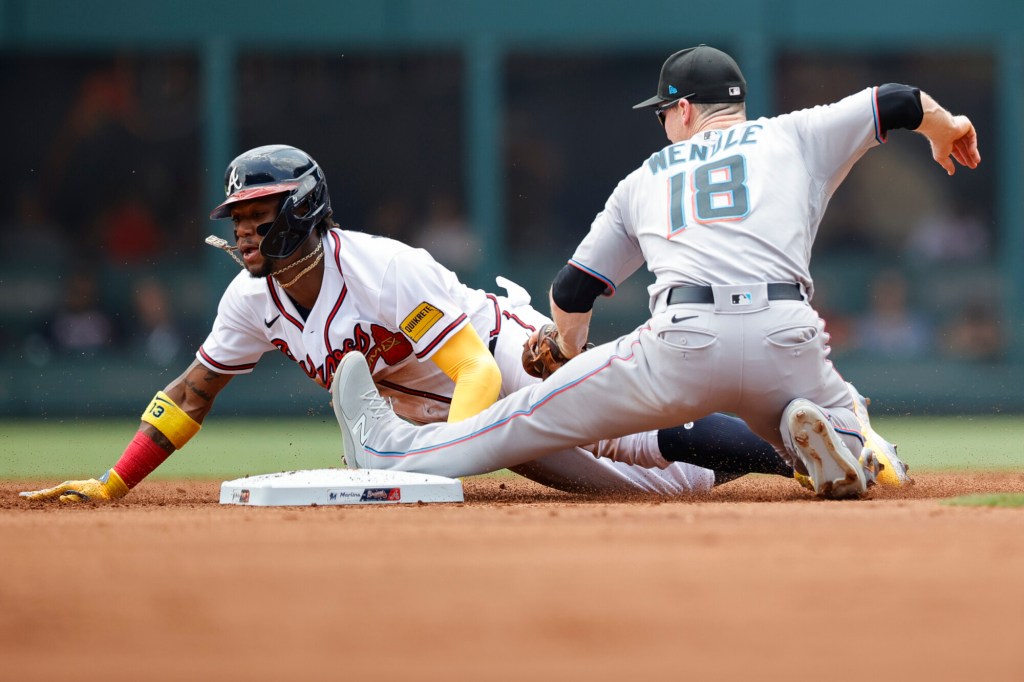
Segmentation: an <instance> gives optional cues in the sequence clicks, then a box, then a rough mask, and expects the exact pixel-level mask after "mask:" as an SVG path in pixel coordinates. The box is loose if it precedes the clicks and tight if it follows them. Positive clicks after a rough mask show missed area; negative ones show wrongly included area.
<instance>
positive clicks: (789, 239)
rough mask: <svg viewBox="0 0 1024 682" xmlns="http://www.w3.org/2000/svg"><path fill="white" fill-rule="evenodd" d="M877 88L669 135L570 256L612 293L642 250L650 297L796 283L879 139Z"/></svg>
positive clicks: (806, 279)
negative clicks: (830, 214) (834, 202)
mask: <svg viewBox="0 0 1024 682" xmlns="http://www.w3.org/2000/svg"><path fill="white" fill-rule="evenodd" d="M876 90H877V89H876V88H868V89H866V90H863V91H861V92H858V93H856V94H854V95H851V96H849V97H847V98H845V99H843V100H841V101H839V102H836V103H835V104H831V105H828V106H818V107H814V108H813V109H805V110H802V111H796V112H793V113H790V114H785V115H782V116H777V117H775V118H761V119H757V120H755V121H745V122H743V123H739V124H737V125H735V126H733V127H731V128H728V129H725V130H714V131H708V132H702V133H698V134H697V135H695V136H694V137H693V138H691V139H689V140H686V141H684V142H679V143H676V144H673V145H669V146H667V147H665V148H664V149H662V150H661V151H659V152H658V153H656V154H654V155H653V156H651V157H650V158H649V159H648V160H647V161H645V162H644V163H643V165H641V166H640V167H639V168H637V169H636V170H635V171H633V172H632V173H630V174H629V175H628V176H627V177H626V178H625V179H624V180H622V182H620V183H619V185H618V186H617V187H616V188H615V191H614V192H613V193H612V195H611V197H609V199H608V202H607V204H606V205H605V207H604V210H603V211H602V212H601V213H599V214H598V215H597V217H596V218H595V219H594V223H593V225H592V226H591V230H590V233H589V234H588V235H587V236H586V238H585V239H584V240H583V241H582V243H581V244H580V245H579V247H578V248H577V250H576V253H575V254H574V255H573V258H572V259H571V260H570V261H569V262H570V264H572V265H574V266H575V267H578V268H580V269H582V270H584V271H586V272H588V273H590V274H591V275H593V276H595V277H598V278H599V279H601V280H603V281H604V282H605V283H606V284H607V285H608V287H609V289H610V291H611V292H614V290H615V288H616V287H617V286H618V284H620V283H621V282H622V281H623V280H625V279H626V278H628V277H629V276H630V275H631V274H633V273H634V272H635V271H636V270H637V269H638V268H639V267H640V266H641V265H642V264H643V263H644V261H645V260H646V262H647V266H648V269H649V270H650V271H651V272H653V273H654V274H655V276H656V281H655V283H654V284H652V285H651V287H650V288H649V293H650V295H651V308H652V310H653V309H654V306H655V303H656V301H657V300H658V296H659V295H660V294H661V293H663V292H664V291H665V290H667V289H668V288H670V287H673V286H678V285H681V284H747V283H753V282H799V283H800V284H802V285H803V286H804V289H805V291H807V293H808V295H812V294H813V283H812V281H811V276H810V258H811V245H812V243H813V242H814V237H815V235H816V234H817V231H818V225H819V223H820V222H821V218H822V215H823V214H824V212H825V207H826V206H827V205H828V201H829V199H830V198H831V196H832V194H833V192H834V191H835V190H836V188H837V187H838V186H839V183H840V182H842V180H843V179H844V178H845V177H846V174H847V173H848V172H849V170H850V168H851V167H852V166H853V164H854V163H855V162H856V161H857V160H858V159H859V158H860V157H861V156H862V155H863V154H864V152H866V151H867V150H868V149H870V148H871V147H873V146H875V145H877V144H878V143H879V142H884V137H883V136H882V134H881V131H880V129H879V127H878V107H877V101H876V98H877V93H876Z"/></svg>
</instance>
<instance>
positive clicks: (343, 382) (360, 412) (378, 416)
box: [331, 352, 397, 469]
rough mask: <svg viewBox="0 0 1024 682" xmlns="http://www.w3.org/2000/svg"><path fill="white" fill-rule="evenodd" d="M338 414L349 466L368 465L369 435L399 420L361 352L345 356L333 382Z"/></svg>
mask: <svg viewBox="0 0 1024 682" xmlns="http://www.w3.org/2000/svg"><path fill="white" fill-rule="evenodd" d="M331 398H332V402H333V403H334V416H335V417H337V418H338V425H339V426H340V427H341V440H342V444H343V445H344V447H345V452H344V454H343V455H342V461H343V462H344V463H345V466H346V467H348V468H349V469H364V468H370V467H369V466H368V463H369V459H370V458H369V457H367V456H366V449H365V448H364V447H363V446H364V445H365V444H366V440H367V438H369V437H370V434H372V433H373V432H374V431H376V430H377V429H378V428H380V426H381V423H382V422H385V421H390V420H391V419H397V417H396V416H395V413H394V412H393V411H392V410H391V403H390V402H388V401H387V400H385V399H384V398H383V397H381V394H380V392H379V391H378V390H377V386H376V384H374V383H373V377H372V376H370V368H369V366H368V365H367V364H366V358H365V357H363V355H362V354H361V353H356V352H349V353H346V354H345V355H344V357H342V358H341V362H339V363H338V369H337V370H336V371H335V373H334V380H333V383H332V384H331Z"/></svg>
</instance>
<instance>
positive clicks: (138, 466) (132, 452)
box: [113, 431, 171, 488]
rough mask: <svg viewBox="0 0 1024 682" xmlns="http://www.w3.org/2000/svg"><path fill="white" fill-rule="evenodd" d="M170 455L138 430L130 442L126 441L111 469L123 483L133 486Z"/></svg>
mask: <svg viewBox="0 0 1024 682" xmlns="http://www.w3.org/2000/svg"><path fill="white" fill-rule="evenodd" d="M170 456H171V453H169V452H167V451H166V450H164V449H163V448H161V447H160V446H159V445H157V444H156V443H154V442H153V440H152V439H151V438H150V437H149V436H147V435H146V434H144V433H143V432H142V431H139V432H137V433H136V434H135V438H132V442H131V443H128V447H127V448H125V450H124V454H123V455H121V459H119V460H117V464H115V465H114V466H113V469H114V471H116V472H117V475H118V476H120V477H121V480H123V481H124V482H125V485H127V486H128V487H129V488H134V487H135V486H137V485H138V484H139V482H140V481H142V479H144V478H145V477H146V476H149V474H151V473H152V472H153V470H154V469H156V468H157V467H158V466H160V465H161V464H162V463H163V461H164V460H165V459H167V458H168V457H170Z"/></svg>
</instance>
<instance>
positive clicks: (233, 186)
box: [227, 166, 242, 196]
mask: <svg viewBox="0 0 1024 682" xmlns="http://www.w3.org/2000/svg"><path fill="white" fill-rule="evenodd" d="M240 189H242V178H240V177H238V166H233V167H232V168H231V175H230V176H229V177H228V191H227V194H228V196H230V195H231V194H234V193H235V192H237V191H238V190H240Z"/></svg>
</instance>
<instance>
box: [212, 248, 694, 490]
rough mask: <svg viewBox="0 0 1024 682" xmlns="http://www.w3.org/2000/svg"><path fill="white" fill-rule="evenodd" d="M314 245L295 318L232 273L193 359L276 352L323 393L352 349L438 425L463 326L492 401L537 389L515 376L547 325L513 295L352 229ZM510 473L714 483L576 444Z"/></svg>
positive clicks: (397, 396) (608, 483) (264, 282)
mask: <svg viewBox="0 0 1024 682" xmlns="http://www.w3.org/2000/svg"><path fill="white" fill-rule="evenodd" d="M323 247H324V253H325V256H324V264H325V267H324V275H323V283H322V285H321V290H320V295H319V297H318V298H317V301H316V303H315V304H314V306H313V308H312V309H311V310H309V311H308V315H307V316H306V317H305V318H303V316H302V314H301V313H300V312H299V310H298V308H297V307H296V306H295V304H294V303H293V302H292V300H291V299H290V298H289V297H288V296H287V295H286V293H285V290H284V289H282V288H281V287H280V285H279V284H277V282H276V281H275V280H274V279H273V278H260V279H254V278H253V277H251V276H250V275H249V273H248V272H245V271H243V272H240V273H239V274H238V275H237V276H236V277H235V279H234V280H232V282H231V284H230V285H229V286H228V288H227V290H226V291H225V292H224V295H223V297H222V298H221V301H220V305H219V307H218V309H217V318H216V320H215V321H214V324H213V329H212V331H211V332H210V334H209V336H208V337H207V338H206V340H205V341H204V342H203V344H202V346H200V348H199V351H198V352H197V353H196V357H197V358H198V360H199V361H200V362H201V363H203V364H204V365H206V366H207V367H209V368H210V369H212V370H214V371H215V372H219V373H222V374H245V373H249V372H251V371H252V370H253V368H254V367H255V365H256V363H257V362H258V361H259V358H260V357H261V356H262V355H263V354H264V353H266V352H268V351H272V350H275V349H276V350H279V351H281V352H282V353H284V354H285V355H286V356H288V358H289V359H291V360H293V361H295V362H296V363H297V364H298V365H299V366H300V367H301V368H302V370H303V371H304V372H305V373H306V374H307V375H308V376H309V377H310V378H311V379H313V380H314V381H316V382H317V383H319V384H320V385H321V386H324V387H329V386H330V383H331V380H332V378H333V375H334V370H335V368H336V367H337V364H338V362H339V361H340V360H341V358H342V356H343V355H344V354H346V353H348V352H351V351H357V352H359V353H362V354H363V355H364V356H366V359H367V363H368V364H369V366H370V371H371V373H372V374H373V378H374V381H375V383H376V384H377V386H378V388H379V389H380V392H381V394H382V395H385V396H387V397H390V398H391V400H392V404H393V407H394V409H395V412H396V413H397V414H399V415H401V416H402V417H404V418H405V419H407V420H409V421H413V422H416V423H420V424H424V423H432V422H443V421H445V420H446V419H447V417H448V408H449V406H450V404H451V399H452V394H453V391H454V388H455V384H454V382H453V381H452V380H451V379H450V378H449V377H448V376H447V375H446V374H445V373H444V372H443V371H441V369H440V368H439V367H438V366H437V365H436V364H435V363H434V362H431V361H430V358H431V356H432V355H433V354H434V353H435V352H436V351H437V349H438V348H440V347H441V346H442V345H444V343H445V342H446V341H447V340H448V339H449V338H451V337H452V335H454V334H455V333H456V332H458V331H459V330H460V329H462V328H463V327H464V326H465V325H467V324H472V325H473V326H474V328H475V329H476V332H477V334H479V335H480V338H481V339H483V341H484V343H485V344H488V346H489V347H490V350H491V352H492V353H493V354H494V357H495V359H496V360H497V362H498V366H499V368H500V370H501V375H502V387H501V392H500V395H501V396H505V395H508V394H509V393H511V392H513V391H515V390H517V389H519V388H521V387H523V386H525V385H527V384H529V383H534V382H536V380H535V379H533V378H532V377H530V376H529V375H527V374H526V372H525V371H524V370H523V369H522V364H521V359H520V358H521V352H522V346H523V342H524V341H525V340H526V338H527V337H528V336H529V334H530V333H531V332H532V331H534V330H535V329H536V328H537V327H538V326H539V325H541V324H544V323H546V322H548V321H549V320H548V319H547V318H545V317H544V316H543V315H541V314H540V313H538V312H536V311H535V310H533V309H532V308H531V307H530V306H529V295H528V294H527V293H526V291H525V290H523V289H522V288H521V287H518V286H517V285H515V284H513V283H511V282H508V281H507V280H504V279H503V278H499V283H502V285H503V286H505V287H506V288H507V289H508V291H509V296H496V295H494V294H489V293H486V292H484V291H481V290H478V289H471V288H469V287H467V286H465V285H464V284H462V282H460V281H459V280H458V278H457V277H456V276H455V274H454V273H452V272H451V271H449V270H448V269H446V268H444V267H443V266H442V265H440V264H439V263H438V262H437V261H435V260H434V259H433V257H431V256H430V254H429V253H427V252H426V251H424V250H423V249H414V248H412V247H410V246H407V245H405V244H402V243H400V242H397V241H394V240H391V239H386V238H383V237H374V236H371V235H367V234H364V233H361V232H351V231H348V230H339V229H334V230H330V231H328V233H327V234H326V235H325V236H324V238H323ZM590 449H591V450H595V449H596V452H597V453H598V454H602V453H604V452H615V451H622V450H628V451H629V452H630V453H631V456H630V458H629V459H630V460H631V461H644V460H648V461H649V460H652V459H660V454H659V453H658V452H657V438H656V434H633V435H630V436H629V437H626V438H622V439H616V440H615V441H610V442H607V443H601V444H598V445H597V446H591V448H590ZM662 461H663V460H662ZM456 470H457V469H456ZM516 471H517V472H518V473H521V474H522V475H524V476H526V477H528V478H530V479H532V480H535V481H538V482H540V483H543V484H545V485H550V486H553V487H557V488H560V489H588V490H595V491H604V492H616V491H618V492H656V493H663V494H679V493H682V492H688V491H691V490H705V489H708V488H710V487H711V486H712V485H713V482H714V474H713V473H712V472H710V471H708V470H706V469H702V468H700V467H694V466H691V465H687V464H673V465H672V466H670V467H668V468H666V469H664V470H660V469H645V468H641V467H632V466H628V465H625V464H622V463H621V462H613V461H611V460H609V459H595V457H594V455H591V454H590V453H589V452H587V451H585V450H583V449H580V448H567V449H565V450H563V451H561V452H559V453H556V454H555V455H553V456H548V457H545V458H543V459H542V460H540V461H536V462H529V463H527V464H524V465H523V466H522V467H520V468H518V469H516ZM456 475H460V474H456Z"/></svg>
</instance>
